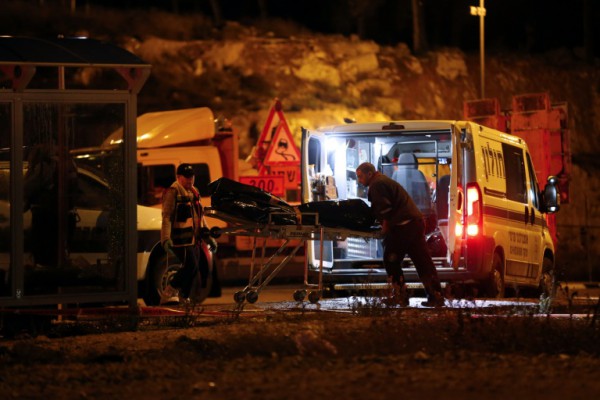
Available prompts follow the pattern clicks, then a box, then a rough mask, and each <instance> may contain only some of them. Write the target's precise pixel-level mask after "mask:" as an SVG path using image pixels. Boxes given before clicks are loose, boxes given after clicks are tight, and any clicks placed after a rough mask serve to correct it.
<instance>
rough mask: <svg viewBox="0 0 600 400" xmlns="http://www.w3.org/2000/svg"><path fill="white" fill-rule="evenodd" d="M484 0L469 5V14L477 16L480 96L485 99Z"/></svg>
mask: <svg viewBox="0 0 600 400" xmlns="http://www.w3.org/2000/svg"><path fill="white" fill-rule="evenodd" d="M485 14H486V9H485V0H479V7H474V6H471V15H478V16H479V68H480V72H481V74H480V75H481V82H480V86H481V98H482V99H485V24H484V20H485Z"/></svg>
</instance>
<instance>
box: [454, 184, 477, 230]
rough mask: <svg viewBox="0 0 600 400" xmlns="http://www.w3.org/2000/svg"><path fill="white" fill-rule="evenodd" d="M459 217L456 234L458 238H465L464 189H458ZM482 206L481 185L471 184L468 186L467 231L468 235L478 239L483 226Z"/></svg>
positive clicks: (455, 228)
mask: <svg viewBox="0 0 600 400" xmlns="http://www.w3.org/2000/svg"><path fill="white" fill-rule="evenodd" d="M458 195H459V196H458V199H459V202H458V210H457V212H458V216H459V218H458V219H457V221H456V226H455V227H454V233H455V235H456V237H463V235H464V233H465V228H464V226H463V217H462V215H463V210H462V208H463V207H462V204H463V200H462V196H463V189H462V187H459V188H458ZM481 207H482V204H481V190H480V189H479V185H477V184H476V183H471V184H468V185H467V229H466V233H467V236H469V237H476V236H478V235H479V233H480V231H481V224H482V208H481Z"/></svg>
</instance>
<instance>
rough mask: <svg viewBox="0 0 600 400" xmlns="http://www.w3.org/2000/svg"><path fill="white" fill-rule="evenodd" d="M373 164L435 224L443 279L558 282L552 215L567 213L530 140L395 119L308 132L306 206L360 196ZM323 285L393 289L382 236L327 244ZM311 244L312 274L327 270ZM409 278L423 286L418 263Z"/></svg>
mask: <svg viewBox="0 0 600 400" xmlns="http://www.w3.org/2000/svg"><path fill="white" fill-rule="evenodd" d="M362 162H371V163H372V164H374V165H375V166H376V168H377V169H378V170H379V171H380V172H381V173H383V174H385V175H387V176H389V177H390V178H392V179H395V180H396V181H398V182H399V183H400V184H401V185H403V186H404V188H405V189H406V190H407V191H408V192H409V194H410V195H411V197H412V198H413V199H414V200H415V202H416V204H417V206H418V207H419V208H420V210H421V212H422V213H423V215H424V218H425V220H426V239H427V242H428V244H429V248H430V252H431V254H432V257H433V260H434V263H435V265H436V268H437V271H438V275H439V276H440V279H441V280H442V281H445V282H464V283H476V284H477V285H478V286H479V287H480V288H481V289H483V290H484V292H485V293H486V294H487V295H489V296H492V297H501V296H503V295H504V290H505V288H506V287H513V286H529V287H539V288H540V289H542V290H544V291H546V290H549V288H550V285H551V283H552V271H553V267H554V259H555V256H554V252H555V250H554V249H555V246H554V243H553V241H552V238H551V235H550V233H549V230H548V226H547V222H546V214H549V213H554V212H556V211H558V208H559V204H558V193H557V189H556V180H555V179H554V178H553V177H549V180H548V183H547V184H546V187H545V189H544V190H543V191H540V190H539V188H538V183H537V181H536V175H535V169H534V166H533V164H532V161H531V156H530V154H529V150H528V148H527V144H526V143H525V142H524V141H523V139H521V138H519V137H517V136H513V135H510V134H506V133H502V132H499V131H496V130H494V129H491V128H487V127H485V126H482V125H478V124H475V123H473V122H466V121H395V122H375V123H361V124H348V125H338V126H330V127H324V128H320V129H317V130H310V131H309V130H303V134H302V201H303V202H309V201H316V200H336V199H340V200H342V199H350V198H360V199H362V200H364V201H365V202H367V203H368V200H367V188H365V187H362V186H361V185H360V184H358V183H357V179H356V172H355V171H356V167H357V166H358V165H359V164H361V163H362ZM324 249H325V250H324V252H323V256H322V258H323V260H322V265H323V268H324V271H323V272H324V281H325V282H326V283H331V284H332V285H336V286H338V287H342V288H348V287H349V286H350V287H351V286H352V285H353V284H364V283H370V282H371V283H372V282H384V281H385V277H386V273H385V269H384V268H383V264H382V250H381V244H380V240H379V239H370V240H368V241H365V240H364V239H362V238H361V239H357V238H348V239H347V240H344V241H329V242H324ZM319 250H320V247H319V244H318V242H313V243H311V244H309V245H308V246H307V262H308V266H309V269H310V270H314V271H316V270H318V268H319V266H320V265H321V260H320V258H321V256H320V254H321V253H320V251H319ZM404 271H405V277H406V278H407V280H408V281H409V282H410V281H418V276H417V273H416V270H415V269H414V266H413V265H412V263H411V261H410V259H409V258H406V259H405V269H404Z"/></svg>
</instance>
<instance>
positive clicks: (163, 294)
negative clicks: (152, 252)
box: [144, 254, 181, 306]
mask: <svg viewBox="0 0 600 400" xmlns="http://www.w3.org/2000/svg"><path fill="white" fill-rule="evenodd" d="M167 261H168V263H169V265H167ZM180 268H181V264H179V263H178V262H177V261H176V260H174V259H173V257H168V258H167V256H166V255H165V254H163V255H162V256H160V257H159V258H158V259H157V260H156V261H155V262H154V263H152V264H150V265H149V266H148V272H147V274H146V292H145V293H144V302H145V303H146V305H147V306H158V305H161V304H167V303H178V302H179V297H178V295H177V293H169V291H168V290H166V289H167V283H168V282H169V278H170V277H171V276H172V275H174V274H175V273H177V271H178V270H179V269H180Z"/></svg>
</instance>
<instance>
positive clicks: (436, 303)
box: [421, 291, 446, 308]
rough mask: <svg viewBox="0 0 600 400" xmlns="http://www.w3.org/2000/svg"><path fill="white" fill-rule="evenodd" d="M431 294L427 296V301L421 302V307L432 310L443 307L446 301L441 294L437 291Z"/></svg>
mask: <svg viewBox="0 0 600 400" xmlns="http://www.w3.org/2000/svg"><path fill="white" fill-rule="evenodd" d="M431 293H432V294H428V295H427V301H423V302H421V306H423V307H434V308H440V307H444V305H445V303H446V300H445V299H444V296H443V295H442V293H441V292H438V291H432V292H431Z"/></svg>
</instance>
